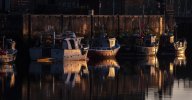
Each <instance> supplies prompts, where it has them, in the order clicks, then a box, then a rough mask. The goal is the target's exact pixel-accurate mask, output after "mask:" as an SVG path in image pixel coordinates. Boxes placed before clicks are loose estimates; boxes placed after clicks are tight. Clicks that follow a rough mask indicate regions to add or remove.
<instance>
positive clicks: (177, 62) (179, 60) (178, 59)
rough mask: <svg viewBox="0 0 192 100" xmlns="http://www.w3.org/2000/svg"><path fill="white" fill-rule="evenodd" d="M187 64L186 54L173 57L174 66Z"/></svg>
mask: <svg viewBox="0 0 192 100" xmlns="http://www.w3.org/2000/svg"><path fill="white" fill-rule="evenodd" d="M186 64H187V60H186V56H185V55H183V56H177V57H175V59H174V65H175V66H186Z"/></svg>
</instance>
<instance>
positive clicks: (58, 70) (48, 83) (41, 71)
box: [22, 61, 89, 100]
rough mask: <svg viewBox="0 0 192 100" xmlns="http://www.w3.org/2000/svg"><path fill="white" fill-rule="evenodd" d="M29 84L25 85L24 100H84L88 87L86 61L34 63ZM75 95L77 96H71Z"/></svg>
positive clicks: (23, 89)
mask: <svg viewBox="0 0 192 100" xmlns="http://www.w3.org/2000/svg"><path fill="white" fill-rule="evenodd" d="M29 74H30V77H29V80H28V84H25V85H23V88H22V91H23V99H27V98H31V100H37V99H39V98H41V100H48V99H50V98H54V100H60V99H62V100H64V99H65V100H67V99H68V98H71V99H72V100H73V99H77V98H84V97H86V95H84V93H87V92H86V91H88V90H87V88H86V86H88V82H87V81H88V80H86V78H88V74H89V72H88V68H87V62H86V61H64V62H63V63H52V64H50V63H37V62H32V63H31V64H30V68H29ZM70 94H75V96H73V95H70Z"/></svg>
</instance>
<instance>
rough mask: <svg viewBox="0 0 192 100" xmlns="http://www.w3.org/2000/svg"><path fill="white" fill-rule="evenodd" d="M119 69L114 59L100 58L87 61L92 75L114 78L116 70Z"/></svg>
mask: <svg viewBox="0 0 192 100" xmlns="http://www.w3.org/2000/svg"><path fill="white" fill-rule="evenodd" d="M119 69H120V66H119V64H118V63H117V61H116V59H113V58H112V59H102V60H97V61H94V62H93V61H89V70H90V71H91V72H92V74H93V75H95V76H99V77H102V78H106V77H108V78H115V75H116V74H117V72H118V70H119Z"/></svg>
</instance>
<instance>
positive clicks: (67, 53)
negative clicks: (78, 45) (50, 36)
mask: <svg viewBox="0 0 192 100" xmlns="http://www.w3.org/2000/svg"><path fill="white" fill-rule="evenodd" d="M44 50H47V51H48V53H47V55H46V54H43V52H47V51H44ZM87 53H88V50H81V49H69V50H68V49H54V48H49V49H43V48H30V57H31V60H37V59H39V58H53V59H54V61H63V60H87Z"/></svg>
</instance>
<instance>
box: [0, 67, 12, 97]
mask: <svg viewBox="0 0 192 100" xmlns="http://www.w3.org/2000/svg"><path fill="white" fill-rule="evenodd" d="M14 67H15V65H14V64H2V65H0V89H1V90H0V98H1V99H2V98H4V99H6V98H9V97H6V96H7V95H9V94H10V93H12V92H13V88H14V86H15V74H16V72H15V68H14Z"/></svg>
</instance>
